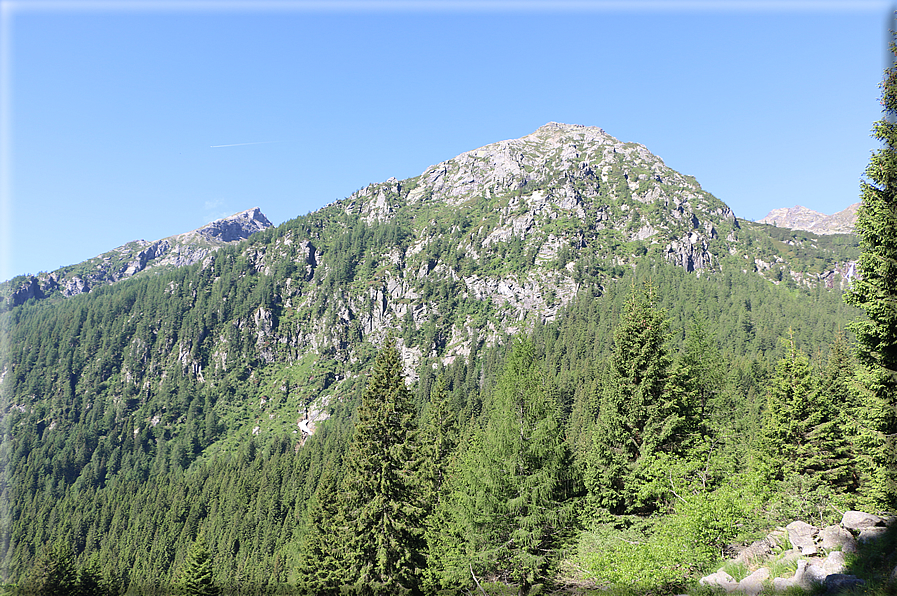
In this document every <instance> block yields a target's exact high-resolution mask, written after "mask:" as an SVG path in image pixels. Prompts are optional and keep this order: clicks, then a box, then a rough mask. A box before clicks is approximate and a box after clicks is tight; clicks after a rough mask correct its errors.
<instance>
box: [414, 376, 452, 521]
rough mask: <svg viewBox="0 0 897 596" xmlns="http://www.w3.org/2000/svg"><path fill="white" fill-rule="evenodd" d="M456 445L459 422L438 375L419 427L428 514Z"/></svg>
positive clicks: (437, 496) (443, 382) (437, 494)
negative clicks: (421, 425)
mask: <svg viewBox="0 0 897 596" xmlns="http://www.w3.org/2000/svg"><path fill="white" fill-rule="evenodd" d="M457 444H458V424H457V422H456V421H455V415H454V414H453V413H452V412H451V410H449V404H448V394H447V392H446V388H445V377H444V376H442V375H440V377H439V379H438V380H437V381H436V384H435V385H434V387H433V390H432V391H431V392H430V403H429V406H428V408H427V411H426V418H425V420H424V423H423V427H422V428H421V467H420V480H421V483H422V486H421V490H422V495H423V498H424V506H425V508H426V511H427V513H428V514H429V512H431V511H433V509H434V508H435V507H436V505H437V503H438V502H439V495H440V492H441V490H442V485H443V483H444V482H445V475H446V471H447V468H448V465H449V461H450V458H451V455H452V453H453V452H454V451H455V447H456V445H457Z"/></svg>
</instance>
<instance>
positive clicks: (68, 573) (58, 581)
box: [24, 541, 78, 596]
mask: <svg viewBox="0 0 897 596" xmlns="http://www.w3.org/2000/svg"><path fill="white" fill-rule="evenodd" d="M24 588H25V592H26V593H27V594H28V595H29V596H74V595H75V594H76V593H77V588H78V576H77V571H76V570H75V561H74V557H73V556H72V551H71V549H70V548H69V547H68V546H67V545H66V544H64V543H63V542H61V541H57V542H55V543H54V544H53V545H52V546H50V547H48V548H47V549H46V550H44V552H43V554H41V555H40V557H39V558H38V559H37V561H36V562H35V564H34V567H33V568H32V569H31V573H30V574H29V575H28V577H27V579H26V580H25V585H24Z"/></svg>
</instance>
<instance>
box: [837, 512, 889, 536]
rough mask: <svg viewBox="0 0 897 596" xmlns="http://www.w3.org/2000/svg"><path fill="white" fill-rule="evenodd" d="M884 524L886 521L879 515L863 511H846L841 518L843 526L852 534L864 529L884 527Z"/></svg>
mask: <svg viewBox="0 0 897 596" xmlns="http://www.w3.org/2000/svg"><path fill="white" fill-rule="evenodd" d="M884 524H885V520H883V519H882V518H880V517H878V516H877V515H872V514H871V513H863V512H862V511H845V512H844V515H843V516H842V517H841V525H842V526H843V527H845V528H847V529H848V530H850V531H851V532H858V531H860V530H862V529H863V528H874V527H877V526H883V525H884Z"/></svg>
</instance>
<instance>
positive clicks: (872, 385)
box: [846, 41, 897, 508]
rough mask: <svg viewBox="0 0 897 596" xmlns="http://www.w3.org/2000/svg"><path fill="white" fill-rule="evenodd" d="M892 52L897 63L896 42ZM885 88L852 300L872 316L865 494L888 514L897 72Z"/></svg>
mask: <svg viewBox="0 0 897 596" xmlns="http://www.w3.org/2000/svg"><path fill="white" fill-rule="evenodd" d="M890 50H891V54H892V56H893V57H897V44H895V43H894V42H893V41H892V43H891V45H890ZM881 88H882V96H881V105H882V108H883V112H884V117H883V118H882V119H881V120H879V121H878V122H876V123H875V125H874V126H873V128H872V136H873V137H875V138H876V139H878V140H879V141H881V143H882V147H881V148H880V149H879V150H877V151H875V152H874V153H873V154H872V157H871V159H870V160H869V165H868V167H867V168H866V175H865V178H866V179H865V180H863V181H862V183H861V195H862V205H861V206H860V209H859V211H858V212H857V221H856V233H857V234H858V235H859V237H860V246H861V247H862V249H863V253H862V255H861V256H860V261H859V276H858V278H856V279H854V280H853V284H852V286H851V288H850V290H849V291H848V292H847V295H846V298H847V301H848V302H849V303H851V304H853V305H855V306H858V307H860V308H862V309H863V310H864V311H865V313H866V318H865V319H863V320H861V321H857V322H855V323H854V325H853V326H852V329H853V331H854V333H856V338H857V344H858V347H859V349H858V355H859V359H860V362H861V363H862V364H863V365H864V366H865V367H866V369H867V370H866V371H864V374H863V375H861V377H862V378H863V379H864V380H865V391H864V393H863V394H864V403H863V405H862V408H861V411H860V416H859V417H858V419H859V423H860V424H859V428H860V437H859V442H860V443H861V445H862V448H863V451H864V452H865V455H866V456H865V462H864V464H865V465H863V466H862V467H863V468H864V473H865V477H864V479H863V484H862V485H861V487H860V490H861V492H862V494H863V497H864V499H865V502H866V503H867V504H868V505H870V506H874V507H881V508H887V507H894V506H897V65H895V64H892V65H891V67H890V68H888V69H887V70H886V71H885V73H884V80H883V81H882V84H881Z"/></svg>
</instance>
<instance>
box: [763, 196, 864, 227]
mask: <svg viewBox="0 0 897 596" xmlns="http://www.w3.org/2000/svg"><path fill="white" fill-rule="evenodd" d="M859 208H860V203H854V204H853V205H851V206H849V207H848V208H847V209H844V210H843V211H839V212H838V213H835V214H834V215H825V214H824V213H819V212H818V211H813V210H812V209H807V208H806V207H802V206H800V205H795V206H794V207H791V208H788V207H783V208H781V209H773V210H772V211H770V212H769V214H767V216H766V217H764V218H763V219H761V220H760V223H765V224H770V225H773V226H777V227H780V228H791V229H792V230H805V231H807V232H813V233H814V234H851V233H853V228H854V225H855V224H856V220H857V209H859Z"/></svg>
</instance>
